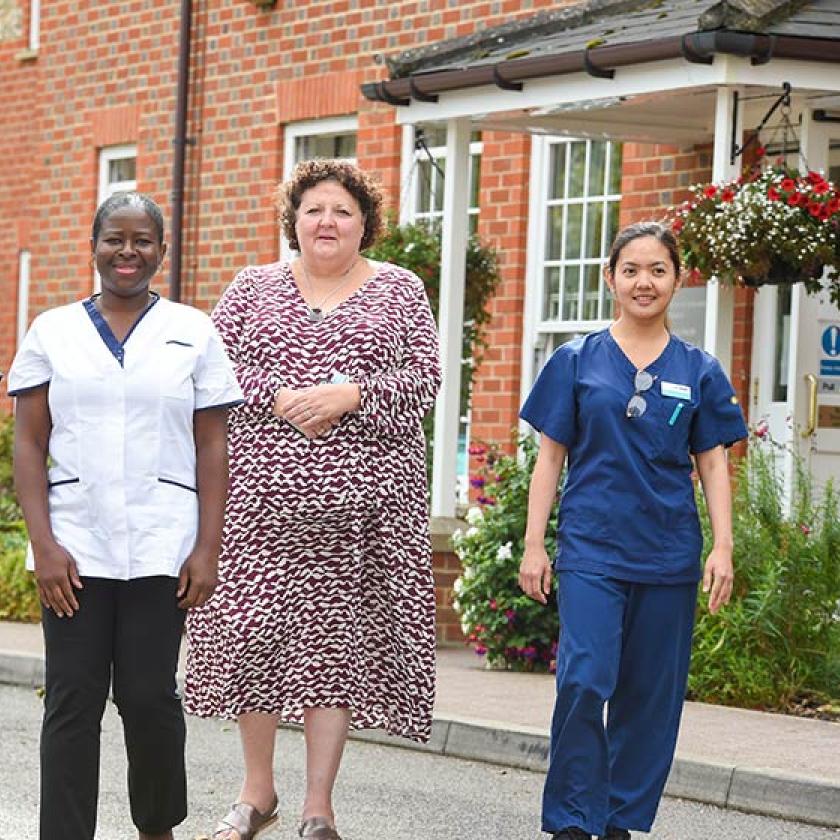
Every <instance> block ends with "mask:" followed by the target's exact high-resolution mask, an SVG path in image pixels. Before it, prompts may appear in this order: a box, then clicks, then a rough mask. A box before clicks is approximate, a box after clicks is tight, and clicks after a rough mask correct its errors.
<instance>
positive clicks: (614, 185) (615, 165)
mask: <svg viewBox="0 0 840 840" xmlns="http://www.w3.org/2000/svg"><path fill="white" fill-rule="evenodd" d="M610 150H611V154H610V181H609V187H608V188H607V189H608V191H609V193H610V194H611V195H619V194H620V193H621V158H622V154H623V152H624V147H623V146H622V145H621V143H610ZM610 241H612V240H610Z"/></svg>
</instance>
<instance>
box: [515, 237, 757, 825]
mask: <svg viewBox="0 0 840 840" xmlns="http://www.w3.org/2000/svg"><path fill="white" fill-rule="evenodd" d="M605 274H606V280H607V283H608V285H609V287H610V290H611V291H612V293H613V295H614V296H615V301H616V304H617V310H618V313H619V315H618V318H617V319H616V320H615V321H614V322H613V324H612V325H611V326H610V327H609V328H608V329H606V330H602V331H600V332H596V333H592V334H589V335H587V336H585V337H583V338H578V339H575V340H574V341H571V342H569V343H568V344H564V345H563V346H562V347H560V348H559V349H558V350H557V351H556V352H555V353H554V355H553V356H552V357H551V359H550V360H549V361H548V363H547V364H546V366H545V368H544V369H543V370H542V372H541V373H540V375H539V377H538V379H537V381H536V383H535V384H534V387H533V389H532V391H531V393H530V395H529V396H528V399H527V401H526V402H525V405H524V406H523V408H522V412H521V416H522V418H523V419H524V420H526V421H527V422H528V423H530V424H531V425H532V426H533V427H534V428H535V429H537V431H539V432H540V433H541V437H540V449H539V455H538V457H537V462H536V466H535V468H534V474H533V477H532V479H531V488H530V495H529V505H528V524H527V530H526V535H525V554H524V556H523V558H522V564H521V567H520V572H519V583H520V586H521V587H522V589H523V590H524V591H525V592H526V593H527V594H528V595H530V596H531V597H532V598H536V599H537V600H538V601H541V602H543V603H545V602H546V596H547V595H548V594H549V592H550V588H551V577H552V564H551V561H550V560H549V557H548V554H547V552H546V550H545V529H546V526H547V523H548V518H549V513H550V511H551V507H552V505H553V503H554V499H555V497H556V493H557V486H558V482H559V479H560V474H561V471H562V469H563V465H564V463H565V462H566V459H567V458H568V472H567V478H566V482H565V486H564V488H563V494H562V502H561V507H560V517H559V528H558V539H557V544H558V548H557V557H556V562H555V564H554V567H555V569H556V571H557V575H558V592H557V601H558V608H559V612H560V625H561V628H562V629H561V633H560V641H559V648H558V653H557V701H556V705H555V708H554V716H553V720H552V726H551V758H550V765H549V771H548V776H547V779H546V785H545V792H544V797H543V814H542V827H543V830H544V831H546V832H547V833H549V834H551V835H552V837H553V838H554V840H581V839H583V840H589V839H590V838H591V837H592V836H593V835H596V836H598V837H599V838H602V839H603V838H609V840H626V839H627V838H629V837H630V830H631V829H632V830H639V831H649V830H650V827H651V825H652V823H653V820H654V817H655V815H656V809H657V807H658V805H659V800H660V798H661V796H662V790H663V788H664V786H665V780H666V778H667V776H668V771H669V769H670V766H671V761H672V759H673V754H674V746H675V744H676V739H677V730H678V728H679V721H680V714H681V711H682V705H683V699H684V696H685V688H686V680H687V676H688V665H689V659H690V654H691V635H692V630H693V625H694V611H695V604H696V599H697V583H698V580H699V579H700V577H701V568H700V559H701V551H702V544H703V542H702V536H701V532H700V525H699V522H698V517H697V509H696V506H695V503H694V486H693V483H692V480H691V471H692V460H691V457H690V456H691V455H693V456H694V461H695V464H696V469H697V473H698V474H699V476H700V481H701V484H702V486H703V492H704V493H705V496H706V502H707V505H708V509H709V516H710V519H711V525H712V532H713V546H712V550H711V552H710V553H709V556H708V557H707V559H706V563H705V567H704V571H703V574H702V580H703V591H704V592H708V593H709V609H710V610H711V611H712V612H716V611H717V610H718V609H720V607H721V606H723V605H724V604H726V603H727V602H728V601H729V597H730V594H731V592H732V577H733V572H732V526H731V497H730V486H729V480H730V479H729V470H728V466H727V460H726V455H725V449H726V447H728V446H731V445H732V444H733V443H735V442H736V441H738V440H741V439H742V438H744V437H746V434H747V430H746V427H745V425H744V420H743V416H742V414H741V410H740V408H739V406H738V401H737V398H736V397H735V393H734V391H733V389H732V385H731V384H730V383H729V380H728V379H727V378H726V375H725V374H724V372H723V370H722V369H721V366H720V364H719V363H718V362H717V360H716V359H714V358H713V357H712V356H710V355H709V354H708V353H705V352H704V351H703V350H700V349H699V348H697V347H694V346H692V345H690V344H688V343H686V342H685V341H682V340H681V339H679V338H677V337H676V336H674V335H672V334H671V333H670V332H669V331H668V323H667V314H668V306H669V304H670V302H671V299H672V298H673V296H674V293H675V292H676V290H677V288H678V287H679V284H680V260H679V252H678V249H677V243H676V240H675V239H674V236H673V234H672V233H671V231H670V230H668V229H667V228H665V227H663V226H661V225H659V224H656V223H647V222H646V223H640V224H635V225H631V226H629V227H627V228H625V229H624V230H622V231H621V232H620V233H619V235H618V236H617V238H616V240H615V242H614V243H613V246H612V250H611V252H610V256H609V266H608V268H607V269H606V271H605ZM605 703H606V704H607V710H608V711H607V719H606V725H605V724H604V704H605Z"/></svg>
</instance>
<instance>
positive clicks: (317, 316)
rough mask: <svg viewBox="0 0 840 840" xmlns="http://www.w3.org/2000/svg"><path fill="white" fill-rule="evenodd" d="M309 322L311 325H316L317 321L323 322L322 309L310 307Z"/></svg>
mask: <svg viewBox="0 0 840 840" xmlns="http://www.w3.org/2000/svg"><path fill="white" fill-rule="evenodd" d="M309 320H310V321H311V322H312V323H313V324H317V323H318V322H319V321H323V320H324V311H323V310H322V309H318V308H315V309H313V308H312V307H310V308H309Z"/></svg>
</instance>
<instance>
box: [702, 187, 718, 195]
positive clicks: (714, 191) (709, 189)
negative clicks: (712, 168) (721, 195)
mask: <svg viewBox="0 0 840 840" xmlns="http://www.w3.org/2000/svg"><path fill="white" fill-rule="evenodd" d="M703 195H704V196H705V197H706V198H714V197H715V196H716V195H717V187H716V186H715V185H714V184H709V186H708V187H706V188H705V189H704V190H703Z"/></svg>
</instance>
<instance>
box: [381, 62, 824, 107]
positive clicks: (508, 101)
mask: <svg viewBox="0 0 840 840" xmlns="http://www.w3.org/2000/svg"><path fill="white" fill-rule="evenodd" d="M832 67H833V65H828V64H826V63H825V62H818V61H812V62H804V61H794V60H790V59H773V60H772V61H770V62H769V63H768V64H762V65H758V66H753V65H752V64H750V61H749V59H747V58H741V57H738V56H729V55H719V56H716V57H715V60H714V63H713V64H692V63H691V62H688V61H685V60H684V59H682V58H674V59H668V60H667V61H654V62H649V63H647V64H636V65H631V66H629V67H619V68H617V69H616V74H615V78H613V79H596V78H594V77H592V76H590V75H588V74H587V73H566V74H563V75H558V76H547V77H544V78H541V79H534V80H533V81H530V82H525V85H524V88H523V90H521V91H508V90H501V89H499V88H497V87H496V86H495V85H484V86H482V87H477V88H468V89H465V90H457V91H452V92H451V93H441V94H439V100H438V101H437V102H417V101H415V100H412V102H411V104H410V105H408V106H405V107H398V108H397V109H396V110H397V122H398V123H401V124H405V123H417V122H427V121H428V122H440V121H441V120H447V119H453V118H458V117H479V118H484V117H486V116H488V115H491V114H497V113H500V112H506V111H514V110H525V109H531V108H544V107H547V106H549V105H562V104H566V103H575V102H582V101H589V100H597V99H605V98H607V97H619V96H637V95H639V94H650V93H660V92H661V93H667V92H669V91H677V90H682V91H684V92H685V93H686V94H690V92H691V89H692V88H698V87H701V88H705V87H709V86H710V85H711V86H718V85H742V86H748V85H761V86H768V87H778V86H780V85H781V83H782V82H783V81H786V82H790V84H791V85H792V86H793V88H794V90H799V89H803V88H807V89H809V90H817V91H835V90H840V73H837V72H831V70H832Z"/></svg>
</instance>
